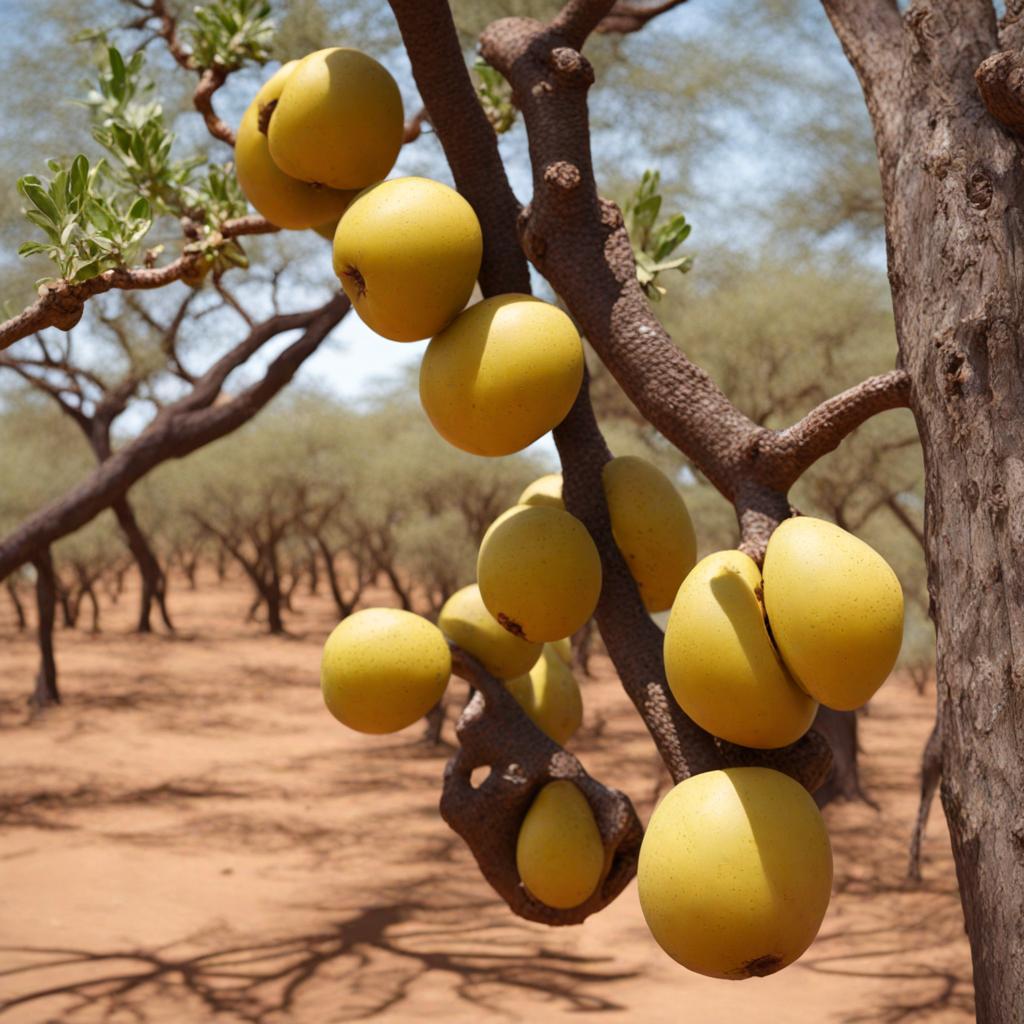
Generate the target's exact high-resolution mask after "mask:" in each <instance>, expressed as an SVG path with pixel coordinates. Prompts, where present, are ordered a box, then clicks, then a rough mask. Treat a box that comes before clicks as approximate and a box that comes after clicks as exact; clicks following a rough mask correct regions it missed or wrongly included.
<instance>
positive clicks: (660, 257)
mask: <svg viewBox="0 0 1024 1024" xmlns="http://www.w3.org/2000/svg"><path fill="white" fill-rule="evenodd" d="M660 189H661V174H660V172H658V171H651V170H646V171H644V175H643V178H642V179H641V181H640V185H639V187H638V188H637V190H636V191H635V192H634V193H633V194H632V195H631V196H630V197H629V199H628V200H627V201H626V203H625V205H624V206H623V209H622V215H623V218H624V219H625V222H626V230H627V231H628V232H629V238H630V241H631V242H632V243H633V256H634V258H635V259H636V276H637V279H638V280H639V282H640V287H641V288H643V290H644V294H645V295H646V296H647V298H648V299H650V300H651V301H652V302H660V301H661V298H662V296H663V295H665V294H666V291H667V289H665V288H664V287H662V286H661V285H659V284H658V275H659V274H662V273H664V272H665V271H669V270H678V271H679V272H680V273H681V274H685V273H687V272H688V271H689V270H690V268H691V267H692V266H693V257H692V256H677V257H675V258H673V259H669V257H670V256H671V255H672V253H674V252H675V251H676V249H678V248H679V246H680V245H682V244H683V242H685V241H686V239H687V238H688V237H689V234H690V225H689V224H687V223H686V218H685V217H684V216H683V215H682V214H681V213H674V214H672V215H671V216H670V217H669V218H668V220H666V221H663V222H662V223H661V224H660V225H658V215H659V213H660V212H661V202H662V197H661V191H660ZM656 225H657V226H656Z"/></svg>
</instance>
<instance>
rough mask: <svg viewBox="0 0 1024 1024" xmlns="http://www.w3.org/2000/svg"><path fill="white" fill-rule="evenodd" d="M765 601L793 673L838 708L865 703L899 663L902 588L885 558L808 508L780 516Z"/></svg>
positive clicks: (827, 703) (770, 549)
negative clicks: (802, 513)
mask: <svg viewBox="0 0 1024 1024" xmlns="http://www.w3.org/2000/svg"><path fill="white" fill-rule="evenodd" d="M764 604H765V610H766V612H767V613H768V621H769V622H770V623H771V626H772V636H774V638H775V643H776V645H777V647H778V649H779V653H780V654H781V655H782V660H783V661H784V662H785V663H786V667H787V668H788V669H789V671H790V672H791V673H792V675H793V678H794V679H796V681H797V682H798V683H799V684H800V685H801V686H802V687H803V688H804V689H805V690H806V691H807V692H808V693H809V694H810V695H811V696H812V697H814V698H815V699H816V700H819V701H820V702H821V703H822V704H824V705H825V706H826V707H830V708H835V709H836V710H837V711H852V710H853V709H854V708H859V707H861V705H863V704H865V703H867V701H868V700H869V699H870V697H871V696H872V695H873V694H874V692H875V691H876V690H877V689H878V688H879V687H880V686H881V685H882V683H884V682H885V680H886V678H887V677H888V675H889V673H890V672H891V671H892V670H893V666H894V665H895V664H896V659H897V657H898V656H899V653H900V645H901V644H902V642H903V591H902V589H901V588H900V582H899V580H898V579H897V578H896V574H895V573H894V572H893V571H892V569H891V568H890V567H889V564H888V563H887V562H886V561H885V559H884V558H882V556H881V555H880V554H878V552H877V551H875V550H874V549H873V548H871V547H869V546H868V545H867V544H865V543H864V541H862V540H860V539H859V538H857V537H854V536H853V534H851V533H847V532H846V530H843V529H841V528H840V527H838V526H835V525H834V524H832V523H829V522H826V521H825V520H823V519H812V518H810V517H809V516H797V517H795V518H793V519H787V520H785V522H783V523H781V524H780V525H779V526H778V528H777V529H776V530H775V532H774V533H773V534H772V536H771V539H770V540H769V541H768V549H767V551H766V553H765V558H764Z"/></svg>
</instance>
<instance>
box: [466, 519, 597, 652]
mask: <svg viewBox="0 0 1024 1024" xmlns="http://www.w3.org/2000/svg"><path fill="white" fill-rule="evenodd" d="M476 576H477V582H478V583H479V584H480V596H481V597H482V598H483V600H484V604H485V605H486V606H487V610H488V611H489V612H490V613H491V614H492V615H493V616H494V617H495V618H496V619H497V620H498V621H499V622H500V623H501V624H502V625H503V626H504V627H505V629H507V630H509V632H511V633H515V634H516V636H520V637H522V638H523V639H524V640H531V641H533V642H535V643H537V642H543V641H548V640H559V639H561V638H562V637H564V636H568V635H569V634H571V633H574V632H575V631H576V630H577V629H579V628H580V626H582V625H583V624H584V623H585V622H586V621H587V619H589V618H590V616H591V615H593V614H594V608H596V607H597V600H598V598H599V597H600V596H601V557H600V555H598V553H597V547H596V545H595V544H594V542H593V540H592V539H591V537H590V534H589V533H588V532H587V528H586V527H585V526H584V525H583V524H582V523H581V522H580V521H579V520H578V519H576V518H574V517H573V516H571V515H569V513H568V512H562V511H561V510H559V509H557V508H551V507H550V506H549V505H516V506H515V507H513V508H510V509H509V510H508V511H507V512H504V513H502V514H501V515H500V516H498V518H497V519H495V520H494V522H493V523H492V524H491V526H490V528H489V529H488V530H487V533H485V534H484V539H483V542H482V543H481V544H480V554H479V556H478V557H477V562H476Z"/></svg>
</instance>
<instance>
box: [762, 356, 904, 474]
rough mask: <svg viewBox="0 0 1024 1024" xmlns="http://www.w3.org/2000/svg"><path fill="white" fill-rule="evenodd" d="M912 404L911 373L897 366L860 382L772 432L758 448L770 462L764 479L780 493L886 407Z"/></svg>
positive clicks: (767, 464) (902, 406)
mask: <svg viewBox="0 0 1024 1024" xmlns="http://www.w3.org/2000/svg"><path fill="white" fill-rule="evenodd" d="M909 404H910V374H908V373H907V372H906V370H893V371H892V372H890V373H884V374H882V375H881V376H878V377H871V378H869V379H868V380H865V381H862V382H861V383H860V384H858V385H856V387H852V388H850V389H849V390H848V391H844V392H843V393H842V394H840V395H836V396H835V397H833V398H828V399H826V400H825V401H824V402H822V403H821V404H820V405H819V406H818V407H817V408H816V409H813V410H812V411H811V412H809V413H808V414H807V415H806V416H805V417H804V418H803V419H802V420H800V422H799V423H795V424H793V426H791V427H787V428H786V429H785V430H778V431H769V432H768V433H767V436H766V437H765V438H764V439H763V440H762V441H761V442H760V444H759V446H758V453H759V457H760V458H763V459H765V460H766V466H770V470H769V471H768V472H766V471H765V468H762V469H761V470H760V473H759V476H760V477H761V479H762V480H763V481H765V482H766V483H769V484H771V485H772V486H774V487H776V488H778V489H779V490H781V491H788V490H789V488H790V487H792V486H793V484H795V483H796V481H797V480H798V479H799V478H800V477H801V476H802V475H803V474H804V472H805V471H806V470H807V469H809V468H810V467H811V466H812V465H814V463H815V462H817V461H818V459H820V458H821V457H822V456H823V455H827V454H828V453H829V452H831V451H835V449H836V448H838V447H839V443H840V442H841V441H842V440H843V438H845V437H847V436H848V435H849V434H850V433H852V432H853V431H854V430H856V428H857V427H859V426H860V425H861V424H862V423H864V422H866V421H867V420H869V419H870V418H871V417H872V416H876V415H877V414H878V413H880V412H885V411H886V410H888V409H904V408H906V407H907V406H908V405H909Z"/></svg>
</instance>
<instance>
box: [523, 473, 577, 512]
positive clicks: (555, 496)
mask: <svg viewBox="0 0 1024 1024" xmlns="http://www.w3.org/2000/svg"><path fill="white" fill-rule="evenodd" d="M516 504H517V505H550V506H551V507H552V508H560V509H561V510H562V511H563V512H564V511H565V502H564V501H562V474H561V473H548V475H547V476H542V477H538V478H537V479H536V480H534V481H533V483H532V484H530V485H529V486H528V487H527V488H526V490H524V491H523V493H522V494H520V495H519V500H518V501H517V502H516Z"/></svg>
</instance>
